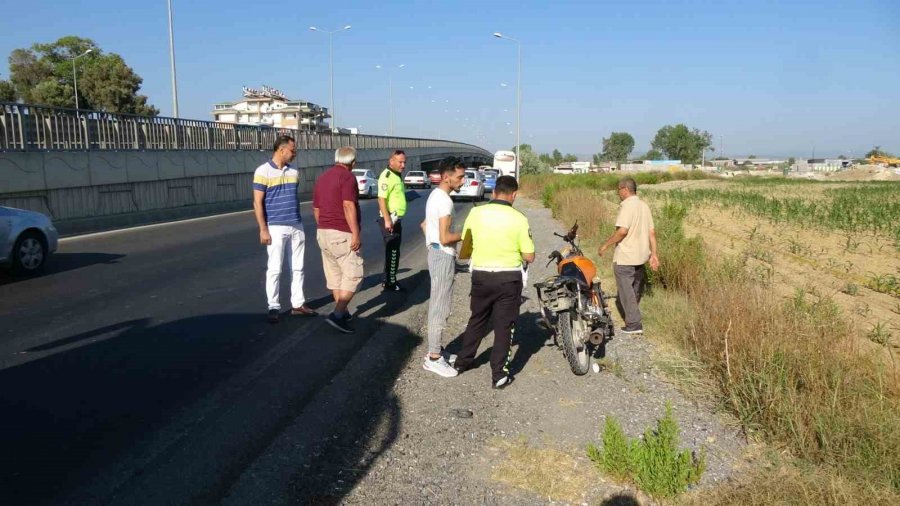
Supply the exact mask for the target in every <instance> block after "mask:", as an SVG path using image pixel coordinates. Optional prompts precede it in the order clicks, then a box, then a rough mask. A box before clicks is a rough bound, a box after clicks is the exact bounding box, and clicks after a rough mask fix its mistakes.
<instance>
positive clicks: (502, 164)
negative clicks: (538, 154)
mask: <svg viewBox="0 0 900 506" xmlns="http://www.w3.org/2000/svg"><path fill="white" fill-rule="evenodd" d="M494 169H495V170H499V171H500V175H501V176H515V175H516V152H515V151H497V152H496V153H494Z"/></svg>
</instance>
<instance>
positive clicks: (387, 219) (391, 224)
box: [384, 214, 394, 233]
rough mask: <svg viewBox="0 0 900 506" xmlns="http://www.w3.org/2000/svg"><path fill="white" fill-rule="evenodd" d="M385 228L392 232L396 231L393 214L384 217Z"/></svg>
mask: <svg viewBox="0 0 900 506" xmlns="http://www.w3.org/2000/svg"><path fill="white" fill-rule="evenodd" d="M384 229H385V230H387V231H388V233H391V232H393V231H394V222H393V221H391V215H390V214H388V215H385V217H384Z"/></svg>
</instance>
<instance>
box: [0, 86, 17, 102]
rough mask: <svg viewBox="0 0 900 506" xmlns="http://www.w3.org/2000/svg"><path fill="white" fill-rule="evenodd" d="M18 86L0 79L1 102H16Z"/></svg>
mask: <svg viewBox="0 0 900 506" xmlns="http://www.w3.org/2000/svg"><path fill="white" fill-rule="evenodd" d="M15 101H16V87H15V86H13V84H12V83H11V82H9V81H0V102H15Z"/></svg>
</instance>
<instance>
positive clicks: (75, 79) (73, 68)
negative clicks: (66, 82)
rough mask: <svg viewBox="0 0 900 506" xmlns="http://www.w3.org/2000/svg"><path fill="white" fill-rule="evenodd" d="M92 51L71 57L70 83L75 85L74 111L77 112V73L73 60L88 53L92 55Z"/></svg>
mask: <svg viewBox="0 0 900 506" xmlns="http://www.w3.org/2000/svg"><path fill="white" fill-rule="evenodd" d="M93 51H94V50H93V49H88V50H87V51H85V52H83V53H81V54H80V55H77V56H73V57H72V81H73V82H74V83H75V109H76V110H78V108H79V107H78V72H77V71H76V70H75V69H76V67H75V60H77V59H79V58H81V57H82V56H87V54H88V53H92V52H93Z"/></svg>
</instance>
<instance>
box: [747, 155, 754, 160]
mask: <svg viewBox="0 0 900 506" xmlns="http://www.w3.org/2000/svg"><path fill="white" fill-rule="evenodd" d="M747 159H748V160H755V159H756V155H750V156H748V157H747Z"/></svg>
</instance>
